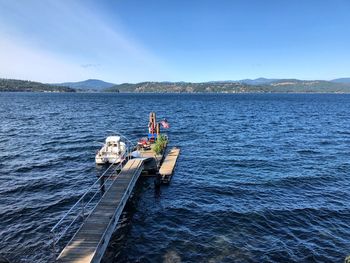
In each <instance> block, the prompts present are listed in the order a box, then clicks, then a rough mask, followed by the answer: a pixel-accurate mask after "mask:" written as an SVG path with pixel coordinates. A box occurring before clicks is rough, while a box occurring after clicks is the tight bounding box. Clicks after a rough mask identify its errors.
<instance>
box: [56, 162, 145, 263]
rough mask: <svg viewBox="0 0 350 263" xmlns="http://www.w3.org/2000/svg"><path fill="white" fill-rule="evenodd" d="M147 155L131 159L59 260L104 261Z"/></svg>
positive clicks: (85, 262) (77, 261)
mask: <svg viewBox="0 0 350 263" xmlns="http://www.w3.org/2000/svg"><path fill="white" fill-rule="evenodd" d="M143 162H144V159H143V158H135V159H131V160H129V161H128V162H127V163H126V164H125V166H124V167H123V168H122V170H121V171H120V173H119V175H118V176H117V177H116V179H115V180H114V181H113V182H112V184H111V186H110V187H109V188H108V189H107V190H106V192H105V194H104V195H103V196H102V198H101V200H100V201H99V203H98V204H97V205H96V207H95V208H94V209H93V211H92V212H91V214H90V215H89V216H88V217H87V219H86V220H85V221H84V223H83V224H82V226H81V227H80V228H79V230H78V231H77V232H76V234H75V235H74V236H73V238H72V239H71V240H70V241H69V243H68V244H67V246H66V247H65V248H64V249H63V250H62V252H61V253H60V255H59V256H58V258H57V262H71V263H73V262H74V263H87V262H94V263H95V262H100V261H101V259H102V257H103V254H104V252H105V250H106V248H107V246H108V242H109V240H110V238H111V236H112V234H113V232H114V230H115V228H116V226H117V224H118V220H119V217H120V215H121V213H122V211H123V209H124V207H125V204H126V202H127V200H128V199H129V197H130V194H131V192H132V190H133V188H134V186H135V183H136V181H137V179H138V178H139V177H140V174H141V172H142V170H143Z"/></svg>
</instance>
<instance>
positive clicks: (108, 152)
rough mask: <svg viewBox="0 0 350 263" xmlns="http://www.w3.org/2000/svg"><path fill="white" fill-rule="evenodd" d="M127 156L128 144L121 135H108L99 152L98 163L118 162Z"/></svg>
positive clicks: (96, 159) (96, 158)
mask: <svg viewBox="0 0 350 263" xmlns="http://www.w3.org/2000/svg"><path fill="white" fill-rule="evenodd" d="M125 157H126V144H125V142H123V141H121V138H120V136H108V137H107V139H106V142H105V144H104V145H103V147H102V148H101V149H100V150H99V151H98V152H97V154H96V157H95V161H96V164H106V163H113V164H118V163H120V162H122V161H123V160H124V159H125Z"/></svg>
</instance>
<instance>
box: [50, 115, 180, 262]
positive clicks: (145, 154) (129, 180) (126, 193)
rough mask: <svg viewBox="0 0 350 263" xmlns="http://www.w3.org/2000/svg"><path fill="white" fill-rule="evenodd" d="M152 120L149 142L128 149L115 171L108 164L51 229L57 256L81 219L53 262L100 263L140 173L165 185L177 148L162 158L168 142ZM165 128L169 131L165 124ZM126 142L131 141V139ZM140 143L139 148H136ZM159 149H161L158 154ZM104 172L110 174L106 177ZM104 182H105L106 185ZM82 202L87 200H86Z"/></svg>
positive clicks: (168, 179)
mask: <svg viewBox="0 0 350 263" xmlns="http://www.w3.org/2000/svg"><path fill="white" fill-rule="evenodd" d="M155 117H156V116H155V113H151V114H150V122H149V134H148V141H141V142H139V144H138V148H137V149H138V151H139V153H138V154H137V155H132V154H131V153H132V152H133V151H135V149H134V146H133V147H131V146H129V147H128V151H127V152H128V153H129V154H127V157H126V160H125V161H124V162H121V163H120V164H119V165H117V166H116V167H115V168H112V167H113V164H111V165H110V166H109V167H108V168H107V169H106V171H104V173H103V174H102V175H101V176H100V177H99V178H98V179H97V181H95V183H94V184H93V185H92V186H90V188H88V189H87V191H86V192H85V194H83V195H82V197H81V198H80V199H79V200H78V201H77V202H76V203H75V204H74V205H73V206H72V207H71V208H70V209H69V210H68V212H67V213H66V214H65V215H64V216H63V217H62V218H61V220H60V221H59V222H58V223H57V224H56V225H55V226H54V227H53V228H52V230H51V235H52V237H53V242H52V245H53V249H54V252H55V253H56V251H57V249H56V246H57V245H60V244H59V242H60V240H61V238H62V237H63V236H64V235H65V234H66V233H67V231H68V229H70V227H71V226H73V224H76V222H78V220H79V219H81V218H82V220H80V222H81V225H80V228H79V229H78V230H77V231H76V232H75V234H74V235H73V237H72V238H71V240H70V241H69V242H68V244H67V245H66V246H65V247H64V249H63V250H62V251H61V253H60V254H59V255H58V257H57V258H56V262H62V263H63V262H70V263H98V262H100V261H101V260H102V258H103V255H104V253H105V251H106V249H107V246H108V243H109V240H110V238H111V236H112V234H113V232H114V231H115V229H116V226H117V224H118V221H119V218H120V216H121V214H122V212H123V210H124V207H125V205H126V203H127V201H128V199H129V197H130V195H131V193H132V191H133V189H134V186H135V184H136V182H137V180H138V179H139V177H140V176H141V173H142V172H144V174H147V175H151V176H154V175H157V186H159V184H158V182H159V183H167V184H168V183H169V182H170V180H171V177H172V175H173V172H174V169H175V165H176V161H177V159H178V156H179V154H180V149H179V148H176V147H175V148H173V149H171V151H170V152H169V153H168V154H167V156H166V157H165V159H164V153H165V152H166V147H167V144H168V139H167V136H166V135H164V136H162V135H161V134H160V123H157V122H156V118H155ZM164 122H165V120H164V121H163V123H164ZM164 125H165V126H167V128H169V125H168V124H167V122H165V124H164ZM155 132H156V133H155ZM160 136H162V137H160ZM160 138H161V140H160ZM157 140H159V141H157ZM128 141H129V142H130V140H128ZM144 142H145V144H144ZM157 142H159V144H158V145H157V147H158V148H157V150H156V148H155V147H156V146H155V144H156V143H157ZM140 143H141V147H139V146H140ZM160 145H161V146H160ZM159 147H162V148H161V151H160V150H159ZM157 153H158V154H157ZM133 157H136V158H133ZM110 171H112V172H110ZM107 172H109V173H110V174H109V175H107ZM159 179H160V180H159ZM106 183H108V186H107V185H106ZM98 185H100V188H99V189H97V190H94V189H95V188H96V186H98ZM106 186H107V187H106ZM94 187H95V188H94ZM99 190H101V192H102V195H101V196H100V197H98V199H97V200H96V203H95V202H94V203H92V200H95V199H94V198H95V197H96V195H97V194H98V193H99V192H100V191H99ZM90 196H92V197H90ZM97 196H98V195H97ZM85 199H88V201H86V200H85ZM91 204H93V206H91V207H90V209H89V211H90V212H88V213H85V210H86V209H87V208H88V207H89V205H91ZM76 209H78V211H77V212H78V213H76V211H75V210H76ZM80 209H81V211H80ZM85 215H87V218H85ZM69 218H72V219H73V220H71V222H70V223H69V222H67V221H69ZM68 223H69V224H68ZM65 224H68V226H67V227H64V226H65ZM76 227H78V225H76Z"/></svg>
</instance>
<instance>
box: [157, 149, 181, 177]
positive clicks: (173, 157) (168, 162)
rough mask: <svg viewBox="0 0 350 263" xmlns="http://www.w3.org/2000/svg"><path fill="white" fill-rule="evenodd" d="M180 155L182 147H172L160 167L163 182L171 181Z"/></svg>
mask: <svg viewBox="0 0 350 263" xmlns="http://www.w3.org/2000/svg"><path fill="white" fill-rule="evenodd" d="M179 155H180V149H179V148H176V147H174V148H172V149H171V150H170V152H169V153H168V154H167V156H166V157H165V160H164V161H163V163H162V166H161V167H160V169H159V174H160V176H161V182H162V183H165V184H167V183H169V182H170V180H171V177H172V175H173V173H174V169H175V165H176V161H177V158H178V157H179Z"/></svg>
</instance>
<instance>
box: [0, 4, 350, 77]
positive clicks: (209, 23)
mask: <svg viewBox="0 0 350 263" xmlns="http://www.w3.org/2000/svg"><path fill="white" fill-rule="evenodd" d="M349 14H350V1H348V0H317V1H316V0H314V1H313V0H290V1H286V0H264V1H262V0H254V1H253V0H231V1H220V0H217V1H214V0H212V1H206V0H201V1H190V0H187V1H180V0H179V1H166V0H159V1H152V0H149V1H145V0H140V1H134V0H128V1H127V0H125V1H119V0H113V1H112V0H111V1H90V0H85V1H78V0H16V1H14V0H0V77H5V78H17V79H29V80H36V81H42V82H64V81H79V80H84V79H88V78H97V79H103V80H105V81H110V82H114V83H122V82H139V81H193V82H200V81H211V80H237V79H244V78H258V77H268V78H300V79H333V78H338V77H350V15H349Z"/></svg>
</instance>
